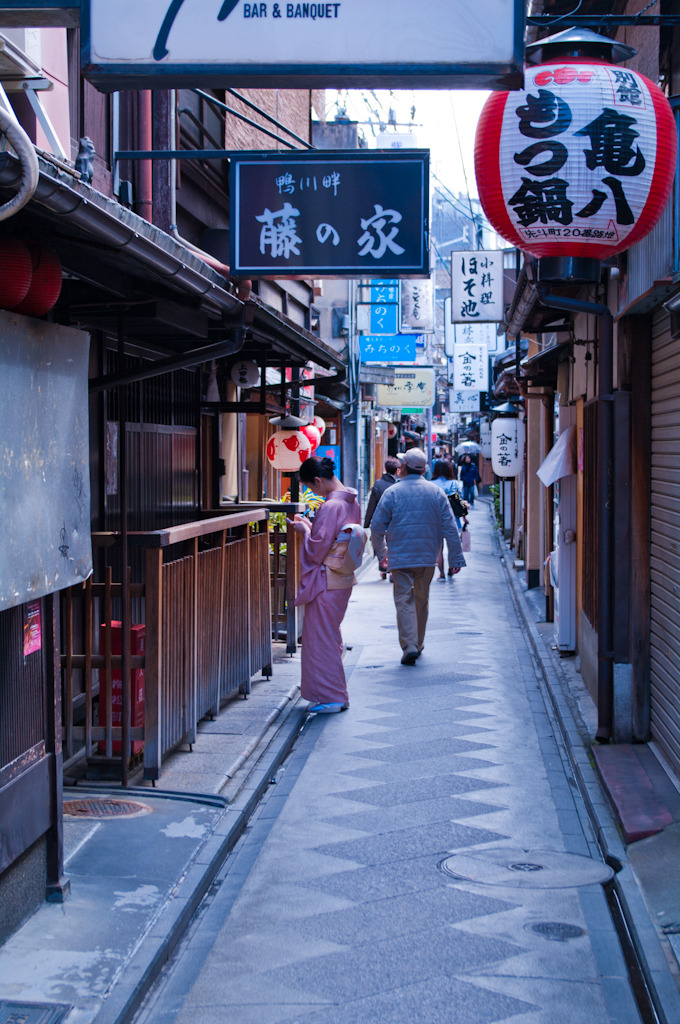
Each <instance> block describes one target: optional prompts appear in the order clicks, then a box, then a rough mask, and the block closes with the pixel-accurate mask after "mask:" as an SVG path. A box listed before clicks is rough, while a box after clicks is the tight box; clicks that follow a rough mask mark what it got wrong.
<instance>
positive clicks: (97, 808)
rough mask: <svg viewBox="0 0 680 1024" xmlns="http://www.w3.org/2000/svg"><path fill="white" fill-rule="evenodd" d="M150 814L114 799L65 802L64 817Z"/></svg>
mask: <svg viewBox="0 0 680 1024" xmlns="http://www.w3.org/2000/svg"><path fill="white" fill-rule="evenodd" d="M150 813H151V808H150V807H149V806H148V805H147V804H140V803H137V802H136V801H134V800H117V799H114V798H112V797H96V798H93V799H86V800H66V801H65V802H64V817H66V818H132V817H135V816H137V815H142V814H150ZM0 1024H2V1020H1V1019H0Z"/></svg>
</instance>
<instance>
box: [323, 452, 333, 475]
mask: <svg viewBox="0 0 680 1024" xmlns="http://www.w3.org/2000/svg"><path fill="white" fill-rule="evenodd" d="M321 465H322V466H323V468H324V469H330V471H331V473H335V463H334V462H333V459H329V458H328V456H327V455H325V456H324V458H323V459H322V460H321Z"/></svg>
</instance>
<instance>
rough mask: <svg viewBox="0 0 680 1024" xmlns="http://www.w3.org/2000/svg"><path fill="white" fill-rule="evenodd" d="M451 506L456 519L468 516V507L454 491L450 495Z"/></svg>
mask: <svg viewBox="0 0 680 1024" xmlns="http://www.w3.org/2000/svg"><path fill="white" fill-rule="evenodd" d="M448 499H449V505H450V506H451V511H452V512H453V514H454V516H455V517H456V519H463V518H464V517H465V516H466V515H467V511H468V510H467V505H466V504H465V502H464V501H463V499H462V498H461V496H460V494H459V493H458V491H452V492H451V494H449V495H448Z"/></svg>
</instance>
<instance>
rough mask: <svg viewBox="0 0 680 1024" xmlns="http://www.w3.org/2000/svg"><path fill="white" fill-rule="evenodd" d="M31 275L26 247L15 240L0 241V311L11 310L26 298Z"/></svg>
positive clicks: (5, 239) (29, 255) (30, 265)
mask: <svg viewBox="0 0 680 1024" xmlns="http://www.w3.org/2000/svg"><path fill="white" fill-rule="evenodd" d="M32 275H33V266H32V263H31V254H30V252H29V251H28V246H26V245H24V243H23V242H20V241H19V240H18V239H16V238H2V239H0V309H12V308H13V307H14V306H16V305H17V303H18V302H21V300H22V299H24V298H25V297H26V295H27V293H28V289H29V288H30V286H31V277H32Z"/></svg>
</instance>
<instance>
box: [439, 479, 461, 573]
mask: <svg viewBox="0 0 680 1024" xmlns="http://www.w3.org/2000/svg"><path fill="white" fill-rule="evenodd" d="M432 483H433V484H434V485H435V486H436V487H440V488H441V489H442V491H443V492H444V494H445V495H446V498H447V501H448V502H449V505H451V511H452V512H453V518H454V519H455V520H456V526H457V527H458V529H459V530H460V519H459V518H458V516H457V515H456V512H455V510H454V508H453V502H452V500H451V497H452V495H453V494H459V493H460V490H459V488H461V484H460V482H459V481H458V480H456V478H455V473H454V471H453V466H452V465H451V463H450V462H447V461H446V459H438V460H437V462H435V464H434V469H433V470H432ZM447 551H448V555H449V576H453V575H454V572H453V561H452V552H451V549H450V548H449V546H448V544H447ZM437 568H438V569H439V580H440V581H442V580H443V581H444V582H446V575H445V573H444V545H443V544H442V547H441V550H440V552H439V557H438V558H437Z"/></svg>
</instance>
